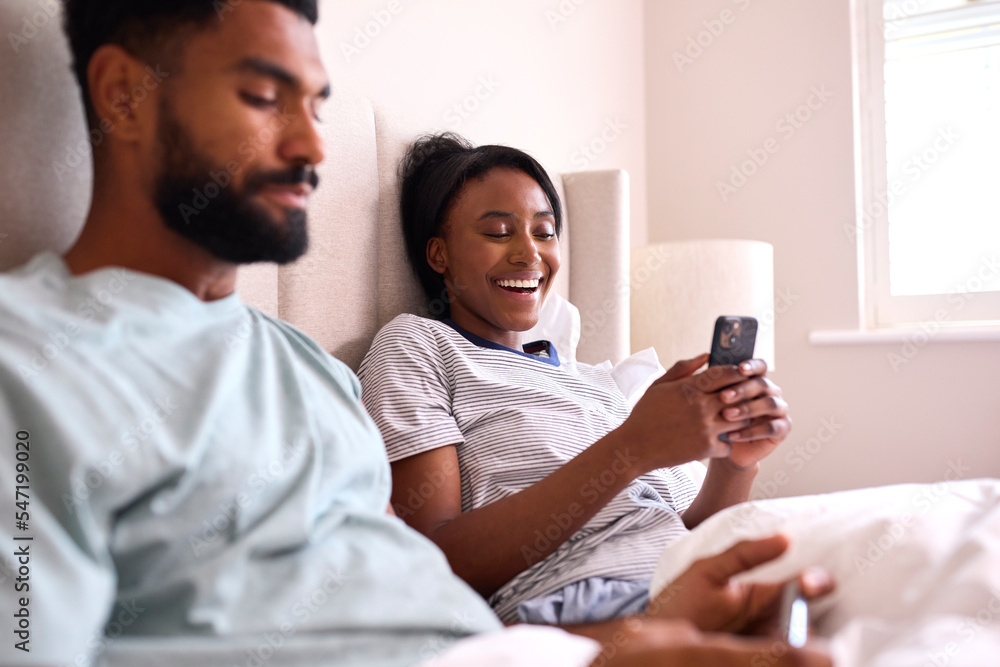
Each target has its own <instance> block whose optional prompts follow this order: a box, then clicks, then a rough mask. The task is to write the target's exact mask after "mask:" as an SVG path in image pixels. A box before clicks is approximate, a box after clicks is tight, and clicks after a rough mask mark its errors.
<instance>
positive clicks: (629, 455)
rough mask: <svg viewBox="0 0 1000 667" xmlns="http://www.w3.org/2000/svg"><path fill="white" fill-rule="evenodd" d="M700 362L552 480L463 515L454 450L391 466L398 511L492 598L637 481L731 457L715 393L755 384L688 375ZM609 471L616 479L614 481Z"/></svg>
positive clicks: (686, 365)
mask: <svg viewBox="0 0 1000 667" xmlns="http://www.w3.org/2000/svg"><path fill="white" fill-rule="evenodd" d="M706 357H707V355H703V356H701V357H697V358H695V359H691V360H689V361H686V362H680V363H678V364H677V365H675V366H674V367H673V368H671V369H670V371H668V372H667V373H666V374H665V375H664V376H663V377H662V378H660V379H658V380H657V381H656V382H655V383H654V384H653V385H652V386H651V387H650V388H649V389H648V390H647V391H646V394H645V395H644V396H643V398H642V399H641V400H640V401H639V402H638V403H637V404H636V406H635V408H634V409H633V411H632V414H631V415H630V416H629V418H628V419H627V420H625V422H624V423H623V424H622V425H621V426H620V427H618V428H617V429H615V430H614V431H612V432H611V433H609V434H608V435H606V436H605V437H603V438H601V439H600V440H598V441H597V442H595V443H594V444H593V445H591V446H590V447H588V448H587V449H586V450H584V451H583V452H581V453H580V454H579V455H577V456H576V457H575V458H573V459H572V460H570V461H569V462H568V463H566V464H564V465H563V466H562V467H560V468H559V469H557V470H555V471H554V472H553V473H552V474H550V475H549V476H548V477H545V478H544V479H542V480H541V481H539V482H538V483H536V484H534V485H532V486H530V487H528V488H527V489H524V490H522V491H520V492H519V493H516V494H514V495H512V496H509V497H507V498H504V499H502V500H498V501H497V502H495V503H491V504H490V505H487V506H485V507H481V508H478V509H476V510H473V511H471V512H467V513H465V514H463V513H462V511H461V478H460V474H459V468H458V459H457V454H456V451H455V447H454V446H446V447H439V448H437V449H433V450H430V451H427V452H424V453H422V454H418V455H415V456H411V457H409V458H405V459H402V460H399V461H397V462H396V463H394V464H393V467H392V472H393V492H392V504H393V507H394V509H395V510H396V514H397V515H399V516H400V517H401V518H403V519H404V520H405V521H406V522H407V523H408V524H410V525H411V526H412V527H413V528H415V529H416V530H418V531H420V532H421V533H423V534H424V535H426V536H427V537H429V538H430V539H431V540H432V541H434V542H435V543H436V544H437V545H438V546H439V547H440V548H441V550H442V551H444V553H445V555H446V556H447V557H448V560H449V562H450V564H451V567H452V569H454V571H455V572H456V573H457V574H458V575H459V576H460V577H462V579H464V580H465V581H466V582H468V583H469V584H470V585H471V586H472V587H473V588H474V589H476V590H477V591H478V592H479V593H480V594H482V595H484V596H488V595H490V594H492V593H493V592H494V591H496V590H497V589H498V588H499V587H500V586H502V585H503V584H505V583H506V582H508V581H510V580H511V579H512V578H513V577H514V576H516V575H517V574H519V573H521V572H523V571H524V570H526V569H527V568H528V567H530V566H531V565H533V564H534V563H536V562H538V561H539V560H542V559H543V558H545V557H546V556H548V555H549V554H551V553H552V552H553V551H555V550H556V549H557V548H558V547H559V546H560V545H561V544H563V543H564V542H565V541H566V540H568V539H569V538H570V537H571V536H572V535H573V534H574V533H575V532H576V531H577V530H579V529H580V528H581V527H583V525H584V524H586V522H587V521H589V520H590V519H591V518H592V517H593V516H594V515H595V514H596V513H597V512H598V511H599V510H600V509H601V508H602V507H604V505H606V504H607V503H608V501H610V500H611V499H612V498H613V497H614V496H615V495H617V494H618V493H619V492H621V490H622V489H624V488H625V487H626V486H627V485H628V484H629V483H630V482H631V481H632V480H633V479H635V478H636V477H637V476H639V475H641V474H644V473H646V472H649V471H650V470H653V469H655V468H665V467H669V466H672V465H678V464H681V463H685V462H687V461H691V460H695V459H699V458H704V457H710V456H726V455H728V454H730V448H729V445H727V444H725V443H724V442H722V441H720V440H719V439H718V436H719V435H720V434H722V433H726V432H727V431H730V430H732V428H733V424H731V423H729V422H727V421H725V420H724V419H723V418H722V416H721V413H722V410H723V408H724V405H723V403H722V399H721V398H720V393H719V390H720V389H722V388H723V387H731V386H740V385H741V384H742V383H743V382H752V381H753V380H748V379H747V378H746V377H745V376H744V375H743V374H741V372H740V371H738V370H737V369H736V368H735V367H729V368H725V369H721V370H720V369H718V368H717V369H714V370H713V369H710V370H711V372H710V373H709V372H706V373H703V374H700V375H691V373H692V372H693V371H694V370H696V369H697V368H699V367H700V366H701V365H703V364H704V363H705V358H706ZM607 472H611V473H612V475H613V482H612V483H610V484H606V483H605V481H606V480H607V477H608V476H607V474H606V473H607ZM467 474H474V472H473V471H467ZM602 475H603V479H602ZM487 546H488V548H486V547H487Z"/></svg>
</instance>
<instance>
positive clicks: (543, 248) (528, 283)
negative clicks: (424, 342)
mask: <svg viewBox="0 0 1000 667" xmlns="http://www.w3.org/2000/svg"><path fill="white" fill-rule="evenodd" d="M427 261H428V263H429V264H430V265H431V267H432V268H433V269H434V270H435V271H437V272H438V273H441V274H443V276H444V279H445V285H446V286H447V289H448V296H449V298H450V299H451V318H452V319H453V320H454V321H455V322H456V323H457V324H458V325H459V326H461V327H463V328H464V329H467V330H468V331H471V332H472V333H474V334H476V335H478V336H482V337H483V338H486V339H488V340H492V341H494V342H496V343H500V344H501V345H506V346H508V347H513V348H515V349H520V348H519V346H520V332H522V331H527V330H528V329H530V328H532V327H533V326H535V323H536V322H537V321H538V314H539V311H540V310H541V307H542V303H543V302H544V300H545V295H546V294H548V292H549V289H550V288H551V287H552V280H553V279H554V278H555V275H556V272H558V271H559V241H558V239H557V238H556V220H555V216H554V215H553V212H552V206H551V204H550V203H549V200H548V198H547V197H546V196H545V192H544V191H543V190H542V188H541V187H540V186H539V185H538V183H536V182H535V179H533V178H532V177H531V176H528V174H526V173H524V172H523V171H520V170H518V169H511V168H507V167H497V168H495V169H492V170H490V171H488V172H486V174H484V175H483V176H482V177H481V178H477V179H473V180H470V181H468V182H467V183H466V184H465V185H464V186H463V187H462V189H461V190H459V191H458V194H456V196H455V198H454V200H453V201H452V202H451V207H450V208H449V210H448V212H447V214H446V215H445V224H444V229H443V231H442V237H436V238H432V239H431V240H430V241H429V242H428V243H427Z"/></svg>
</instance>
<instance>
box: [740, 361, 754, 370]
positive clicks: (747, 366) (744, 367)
mask: <svg viewBox="0 0 1000 667" xmlns="http://www.w3.org/2000/svg"><path fill="white" fill-rule="evenodd" d="M752 368H753V366H752V365H751V364H750V362H749V361H744V362H743V363H742V364H740V369H742V370H743V371H744V372H747V373H749V372H750V370H751V369H752Z"/></svg>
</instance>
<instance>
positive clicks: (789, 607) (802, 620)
mask: <svg viewBox="0 0 1000 667" xmlns="http://www.w3.org/2000/svg"><path fill="white" fill-rule="evenodd" d="M778 632H779V635H778V636H779V637H780V638H781V639H784V640H785V641H786V642H788V645H789V646H794V647H795V648H802V647H803V646H805V643H806V640H807V639H808V638H809V603H807V602H806V599H805V598H804V597H803V596H802V591H801V590H800V589H799V584H798V582H795V581H789V582H788V583H787V584H785V589H784V590H783V591H782V594H781V610H780V612H779V616H778Z"/></svg>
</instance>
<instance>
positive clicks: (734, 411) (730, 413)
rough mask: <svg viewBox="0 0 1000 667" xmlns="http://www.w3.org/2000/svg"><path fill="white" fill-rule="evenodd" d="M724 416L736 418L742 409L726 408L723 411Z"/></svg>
mask: <svg viewBox="0 0 1000 667" xmlns="http://www.w3.org/2000/svg"><path fill="white" fill-rule="evenodd" d="M722 416H723V417H725V418H726V419H736V418H737V417H739V416H740V409H739V408H726V409H725V410H723V411H722Z"/></svg>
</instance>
